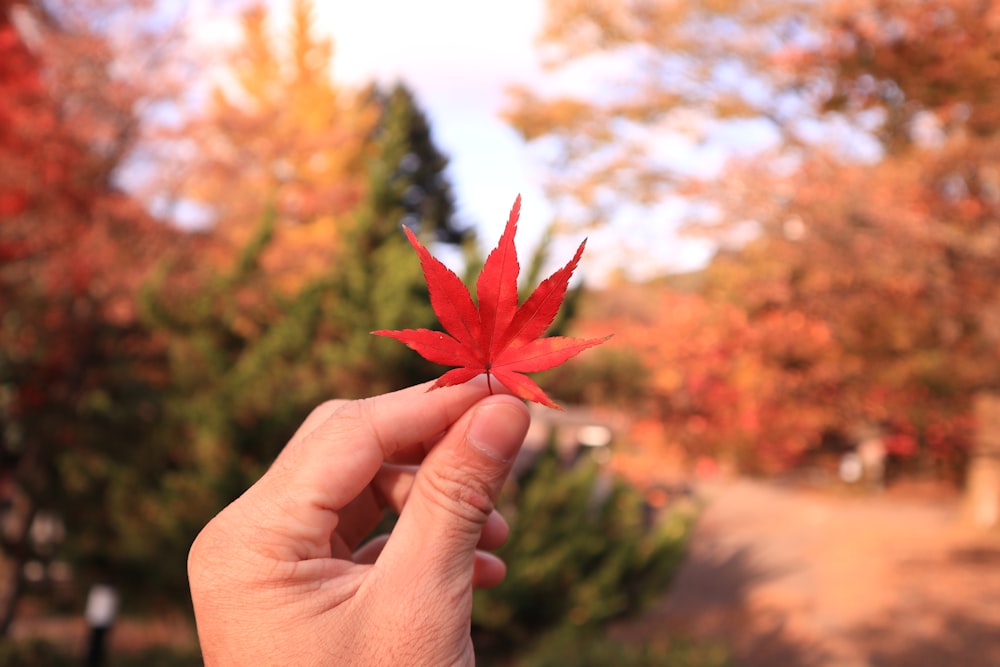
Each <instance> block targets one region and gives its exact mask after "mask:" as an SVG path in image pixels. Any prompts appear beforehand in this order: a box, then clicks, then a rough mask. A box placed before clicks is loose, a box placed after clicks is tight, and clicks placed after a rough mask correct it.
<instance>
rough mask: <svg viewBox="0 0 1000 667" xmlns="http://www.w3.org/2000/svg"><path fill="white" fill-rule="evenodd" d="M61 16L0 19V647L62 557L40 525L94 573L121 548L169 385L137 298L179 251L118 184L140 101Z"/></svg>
mask: <svg viewBox="0 0 1000 667" xmlns="http://www.w3.org/2000/svg"><path fill="white" fill-rule="evenodd" d="M64 9H65V7H63V6H61V5H58V4H54V5H45V6H43V5H40V4H32V5H28V4H21V3H9V2H5V3H2V4H0V63H2V64H0V90H2V97H3V99H4V104H3V105H2V107H0V115H2V122H0V165H2V167H0V206H2V207H3V224H2V225H0V254H2V258H3V262H2V264H0V305H2V317H0V396H2V399H0V416H2V420H3V423H4V428H3V429H2V431H0V451H2V462H0V475H2V478H3V493H4V498H3V500H4V503H5V506H6V513H5V517H4V526H3V554H4V558H5V560H6V561H7V562H6V563H5V567H4V573H5V575H4V576H5V578H6V581H5V582H4V590H3V592H2V596H3V598H2V600H3V604H2V609H0V632H6V631H7V630H8V628H9V625H10V622H11V620H12V618H13V614H14V611H15V607H16V603H17V601H18V598H19V595H20V593H21V590H22V587H23V584H24V580H23V566H24V564H25V563H26V562H27V561H28V560H31V559H41V560H42V561H46V560H48V559H50V558H52V556H53V553H52V551H51V549H52V547H53V545H46V544H40V543H39V542H38V541H37V540H34V539H33V538H32V525H33V524H34V522H35V518H36V517H37V516H39V515H41V514H47V515H48V516H50V517H53V516H54V517H59V518H61V519H62V520H63V521H64V523H65V525H66V526H67V530H68V534H67V540H68V541H70V542H72V543H73V549H74V550H75V551H76V553H78V554H81V555H82V561H89V562H90V563H96V562H97V560H99V557H100V555H101V554H104V553H107V551H108V550H111V549H113V546H112V545H111V544H110V543H109V540H111V539H114V537H120V534H117V533H115V531H114V530H113V528H112V526H113V523H114V521H115V519H114V516H115V510H116V508H118V509H119V510H120V509H121V508H120V507H119V506H120V498H119V497H117V493H118V492H119V491H121V490H122V489H123V488H124V487H123V486H122V484H123V483H125V482H127V481H128V479H129V477H128V476H129V474H130V472H129V471H128V470H127V468H128V466H129V464H130V463H131V464H135V463H137V462H139V461H140V460H141V457H142V450H141V448H137V447H136V446H135V443H136V442H139V441H141V440H142V435H143V433H144V432H145V431H146V429H148V428H149V426H150V424H151V423H152V422H153V421H154V420H155V419H156V417H157V415H158V413H159V412H158V411H159V407H158V403H157V400H156V387H157V386H158V384H159V383H160V382H161V381H162V371H163V363H162V356H161V354H160V352H161V348H160V347H159V346H158V344H157V342H156V340H155V337H154V336H153V335H152V334H151V332H149V331H148V330H146V329H144V328H143V327H142V326H141V324H140V323H139V322H138V321H137V319H136V316H135V309H134V303H133V296H134V292H135V290H136V288H137V285H138V284H139V283H140V282H141V280H142V279H143V276H144V274H145V272H146V270H147V268H148V267H149V265H150V264H151V263H152V262H153V261H154V259H155V258H156V257H157V256H158V255H159V253H161V252H162V251H163V250H164V249H165V248H166V247H168V245H169V244H171V243H175V242H176V241H177V237H176V235H175V234H174V233H172V232H171V231H170V230H168V229H166V228H164V227H162V226H160V225H158V224H157V223H156V222H155V221H153V220H151V219H150V218H149V217H148V215H146V214H145V212H144V211H143V209H142V208H141V207H140V206H138V205H137V204H136V203H135V202H134V201H132V200H131V199H130V198H129V197H127V196H126V195H124V194H123V193H122V192H121V191H120V190H119V189H118V188H117V187H116V184H115V178H116V174H117V170H118V169H119V168H120V167H121V165H122V162H123V161H124V160H125V159H126V156H127V155H128V154H129V151H130V149H131V147H132V146H133V145H134V142H135V141H136V137H137V123H136V119H135V117H134V115H133V112H134V109H135V108H136V107H137V106H139V104H140V101H141V100H142V99H143V91H142V90H141V89H139V88H137V87H133V86H131V85H130V82H129V81H128V80H127V79H120V78H116V77H114V76H112V74H111V72H112V70H113V69H114V66H115V63H116V62H119V61H117V60H116V54H115V53H114V52H113V50H112V49H111V48H110V46H109V44H108V42H107V41H106V40H105V39H104V38H103V37H102V35H101V34H100V33H99V32H94V31H91V30H89V28H88V26H87V24H86V22H81V21H79V20H77V18H78V17H77V16H76V15H74V14H73V12H66V13H63V11H62V10H64ZM74 9H75V10H76V11H83V8H82V7H81V6H80V5H76V6H75V7H74ZM84 13H85V12H84ZM98 82H104V83H105V85H103V86H102V85H97V83H98ZM128 483H130V484H131V483H136V482H128ZM126 486H127V484H126ZM84 527H85V528H84Z"/></svg>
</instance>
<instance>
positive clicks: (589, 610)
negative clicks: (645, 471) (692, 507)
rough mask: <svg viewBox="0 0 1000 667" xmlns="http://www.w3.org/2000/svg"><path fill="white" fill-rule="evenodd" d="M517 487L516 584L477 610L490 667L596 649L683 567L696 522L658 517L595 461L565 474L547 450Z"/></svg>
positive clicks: (512, 514)
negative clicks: (561, 649)
mask: <svg viewBox="0 0 1000 667" xmlns="http://www.w3.org/2000/svg"><path fill="white" fill-rule="evenodd" d="M512 486H516V488H512V489H509V490H508V491H509V492H508V493H507V494H506V495H505V500H504V503H505V506H504V507H503V508H502V509H503V512H504V515H505V516H507V517H508V518H509V519H510V520H511V535H510V538H509V539H508V541H507V543H506V545H505V546H504V547H503V549H502V550H501V555H502V556H503V557H504V559H505V561H506V562H507V563H508V574H507V577H506V578H505V579H504V581H503V582H502V583H501V584H500V585H499V586H497V587H496V588H494V589H491V590H488V591H479V592H477V594H476V598H475V600H474V604H473V615H472V622H473V637H474V641H475V643H476V647H477V651H479V652H480V653H481V654H482V655H481V656H480V657H481V659H483V660H484V662H487V664H521V662H517V663H514V662H513V660H512V658H525V657H531V656H532V655H533V654H535V653H537V659H538V661H539V662H544V660H545V659H544V657H543V656H546V655H547V654H548V652H549V651H551V647H549V646H547V644H550V643H552V641H553V639H554V638H558V637H565V636H566V634H567V633H569V636H570V637H572V638H573V639H572V640H573V641H574V642H581V641H593V640H594V639H595V637H599V636H602V635H603V634H604V631H605V630H606V628H607V626H608V624H609V623H610V622H611V621H612V620H615V619H622V618H625V617H627V616H629V615H630V614H635V613H637V612H639V611H640V610H641V609H642V608H643V607H644V606H645V605H646V604H647V603H649V602H650V601H652V600H653V599H655V596H656V595H657V594H658V593H660V592H662V591H663V589H664V588H665V587H666V585H667V584H668V582H669V581H670V579H671V578H672V577H673V574H674V572H675V571H676V568H677V567H678V566H679V564H680V561H681V558H682V556H683V554H684V548H685V545H686V540H687V529H688V525H689V524H688V522H689V518H690V517H689V516H687V515H685V514H684V513H683V511H680V510H678V511H674V512H673V513H672V514H670V515H669V516H659V517H658V516H655V515H654V514H652V513H651V508H649V507H648V506H646V505H644V502H643V500H642V498H641V497H640V495H639V494H638V493H637V492H636V491H635V490H634V489H632V488H631V487H629V486H628V485H627V484H625V483H624V482H623V481H621V480H619V479H616V478H614V477H611V476H610V475H609V474H608V473H607V471H602V470H601V469H600V468H599V466H598V465H597V464H595V463H594V462H593V461H589V460H582V461H581V462H579V463H578V464H576V465H575V466H573V467H572V468H567V467H566V466H565V465H564V464H563V463H562V462H561V461H560V458H559V456H558V454H557V453H556V452H555V448H554V447H552V446H549V447H548V448H547V449H545V450H544V451H543V452H542V453H541V455H540V456H539V459H538V460H537V461H536V462H535V464H534V465H533V466H532V468H531V469H530V470H529V471H528V472H527V473H525V475H524V476H523V477H522V478H521V479H519V480H517V482H516V485H512ZM595 643H596V642H595ZM487 658H489V659H493V660H495V663H490V662H489V659H487ZM526 662H527V660H526ZM629 664H631V663H629ZM636 664H642V663H639V662H638V661H637V662H636Z"/></svg>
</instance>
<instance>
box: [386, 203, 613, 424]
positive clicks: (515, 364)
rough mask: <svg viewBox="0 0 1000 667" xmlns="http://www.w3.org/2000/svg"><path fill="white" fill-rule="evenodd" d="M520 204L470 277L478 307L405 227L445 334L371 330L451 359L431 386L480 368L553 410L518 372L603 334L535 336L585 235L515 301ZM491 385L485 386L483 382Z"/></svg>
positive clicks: (562, 292) (552, 361) (548, 319)
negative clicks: (524, 296)
mask: <svg viewBox="0 0 1000 667" xmlns="http://www.w3.org/2000/svg"><path fill="white" fill-rule="evenodd" d="M520 211H521V197H520V195H518V197H517V200H516V201H515V202H514V207H513V208H512V209H511V211H510V217H509V218H508V219H507V226H506V227H505V228H504V231H503V234H502V235H501V236H500V243H499V244H498V245H497V247H496V248H495V249H494V250H493V252H491V253H490V254H489V257H487V258H486V263H485V265H484V266H483V271H482V273H480V274H479V279H478V280H477V281H476V294H477V296H478V307H477V305H476V304H474V303H473V302H472V296H471V294H469V290H468V289H467V288H466V287H465V285H464V284H463V283H462V280H461V279H460V278H459V277H458V276H457V275H455V273H454V272H453V271H451V270H450V269H449V268H448V267H446V266H445V265H444V264H442V263H441V262H440V261H439V260H437V259H436V258H435V257H433V256H432V255H431V253H430V252H429V251H428V250H427V248H425V247H424V246H423V244H421V243H420V241H419V240H417V237H416V235H414V233H413V232H412V231H410V230H409V229H408V228H406V227H404V228H403V229H404V231H405V232H406V237H407V238H408V239H409V240H410V244H411V245H412V246H413V247H414V249H416V251H417V254H418V255H419V256H420V266H421V267H422V268H423V270H424V278H425V279H426V280H427V288H428V290H429V291H430V296H431V307H433V308H434V312H435V314H437V316H438V320H440V322H441V326H443V327H444V329H445V331H446V332H447V333H443V332H441V331H431V330H430V329H403V330H401V331H385V330H382V331H374V332H372V333H374V334H377V335H379V336H388V337H390V338H395V339H396V340H398V341H400V342H402V343H406V345H407V346H409V347H410V348H411V349H413V350H416V351H417V352H419V353H420V355H421V356H423V357H424V358H425V359H427V360H428V361H433V362H434V363H438V364H443V365H445V366H458V368H454V369H452V370H450V371H448V372H447V373H445V374H444V375H442V376H441V377H439V378H438V379H437V381H436V382H435V383H434V384H433V386H432V387H431V389H437V388H439V387H446V386H449V385H455V384H461V383H463V382H468V381H469V380H471V379H472V378H474V377H476V376H478V375H482V374H483V373H485V374H486V379H487V382H489V381H490V377H494V378H496V379H497V380H498V381H499V382H500V383H501V384H503V385H504V386H505V387H507V388H508V389H509V390H510V391H511V392H513V393H514V395H516V396H519V397H520V398H523V399H525V400H528V401H535V402H536V403H541V404H542V405H547V406H549V407H551V408H556V409H560V408H559V406H558V405H556V404H555V403H554V402H553V401H552V399H550V398H549V397H548V396H546V395H545V392H544V391H542V389H541V387H539V386H538V385H537V384H536V383H535V381H534V380H532V379H531V378H529V377H528V376H526V375H524V373H534V372H536V371H544V370H547V369H549V368H553V367H555V366H558V365H559V364H561V363H563V362H564V361H566V360H567V359H569V358H570V357H573V356H575V355H577V354H579V353H580V352H582V351H583V350H585V349H587V348H588V347H593V346H595V345H600V344H601V343H603V342H604V341H606V340H607V337H606V338H591V339H588V340H581V339H578V338H569V337H565V336H551V337H548V338H542V337H541V336H542V334H544V333H545V330H546V329H548V328H549V325H550V324H552V320H553V319H555V316H556V313H557V312H558V311H559V306H561V305H562V302H563V298H564V297H565V296H566V286H567V285H568V284H569V279H570V277H571V276H572V275H573V271H574V270H575V269H576V265H577V264H578V263H579V261H580V257H581V256H582V255H583V247H584V246H585V245H586V243H587V242H586V241H584V242H583V243H581V244H580V247H579V248H578V249H577V251H576V255H574V256H573V259H571V260H570V261H569V263H568V264H566V266H564V267H562V268H561V269H559V270H558V271H556V272H555V273H553V274H552V275H551V276H549V277H548V278H546V279H545V280H543V281H542V283H541V284H540V285H539V286H538V287H537V288H535V291H534V292H532V294H531V296H529V297H528V298H527V299H526V300H525V301H524V303H522V304H520V305H518V299H517V275H518V273H519V272H520V266H519V265H518V263H517V250H516V249H515V248H514V233H515V232H516V231H517V220H518V217H519V215H520ZM490 388H491V390H492V385H491V386H490Z"/></svg>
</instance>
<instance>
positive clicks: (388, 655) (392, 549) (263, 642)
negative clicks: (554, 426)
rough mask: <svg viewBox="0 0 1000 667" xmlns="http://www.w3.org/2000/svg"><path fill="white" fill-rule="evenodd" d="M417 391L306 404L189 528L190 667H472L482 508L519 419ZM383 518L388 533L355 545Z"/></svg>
mask: <svg viewBox="0 0 1000 667" xmlns="http://www.w3.org/2000/svg"><path fill="white" fill-rule="evenodd" d="M428 386H429V385H422V386H418V387H412V388H410V389H404V390H402V391H399V392H395V393H391V394H385V395H382V396H377V397H374V398H370V399H364V400H360V401H331V402H329V403H325V404H323V405H321V406H320V407H318V408H317V409H316V410H314V411H313V413H312V414H311V415H310V416H309V417H308V418H307V419H306V421H305V422H304V423H303V425H302V426H301V427H300V428H299V430H298V432H297V433H296V434H295V436H293V438H292V439H291V441H290V442H289V443H288V445H287V446H286V447H285V448H284V450H283V451H282V452H281V454H280V455H279V456H278V458H277V459H276V461H275V462H274V465H273V466H272V467H271V468H270V470H268V472H267V473H266V474H265V475H264V476H263V477H261V479H260V480H259V481H258V482H257V483H256V484H254V485H253V486H252V487H251V488H250V489H248V490H247V491H246V493H244V494H243V495H242V496H241V497H240V498H239V499H237V500H236V501H234V502H233V503H232V504H231V505H230V506H228V507H227V508H225V509H224V510H223V511H222V512H220V513H219V515H218V516H216V517H215V518H214V519H213V520H212V521H211V522H209V523H208V525H206V526H205V528H204V529H203V530H202V532H201V533H200V534H199V535H198V538H197V539H196V540H195V542H194V544H193V546H192V548H191V553H190V556H189V559H188V574H189V579H190V584H191V595H192V600H193V602H194V610H195V617H196V620H197V624H198V635H199V640H200V642H201V647H202V651H203V656H204V660H205V664H206V665H208V666H209V667H213V666H220V665H283V666H291V665H414V666H419V665H433V666H435V667H439V666H441V665H474V664H475V657H474V654H473V647H472V640H471V637H470V620H471V613H472V591H473V588H476V587H488V586H492V585H495V584H497V583H499V582H500V581H501V580H502V579H503V576H504V573H505V566H504V564H503V562H502V561H501V560H499V559H498V558H496V557H495V556H493V555H492V554H490V553H488V550H491V549H496V548H497V547H499V546H500V545H502V544H503V542H504V540H505V539H506V538H507V533H508V528H507V524H506V523H505V522H504V520H503V518H502V517H501V516H500V515H499V514H498V513H497V512H495V511H494V505H495V503H496V500H497V497H498V496H499V494H500V490H501V487H502V486H503V483H504V481H505V479H506V478H507V476H508V474H509V472H510V468H511V465H512V463H513V460H514V457H515V456H516V454H517V452H518V450H519V449H520V447H521V444H522V442H523V440H524V436H525V434H526V432H527V428H528V423H529V417H528V411H527V408H526V407H525V405H524V404H523V403H522V402H521V401H519V400H517V399H515V398H513V397H511V396H508V395H490V394H489V390H488V388H487V386H486V382H485V379H484V378H480V379H477V380H476V381H473V382H470V383H467V384H464V385H460V386H457V387H448V388H445V389H440V390H435V391H432V392H428V391H427V388H428ZM386 507H391V508H393V509H395V510H396V511H398V512H400V517H399V520H398V522H397V524H396V527H395V528H394V530H393V532H392V534H391V535H390V536H387V537H383V538H378V539H375V540H372V541H370V542H368V543H366V544H364V545H362V540H363V539H365V538H366V537H367V536H368V534H369V532H370V531H371V530H372V529H373V528H374V527H375V526H376V524H377V523H378V521H379V519H380V518H381V516H382V513H383V510H384V509H385V508H386ZM359 545H360V548H359Z"/></svg>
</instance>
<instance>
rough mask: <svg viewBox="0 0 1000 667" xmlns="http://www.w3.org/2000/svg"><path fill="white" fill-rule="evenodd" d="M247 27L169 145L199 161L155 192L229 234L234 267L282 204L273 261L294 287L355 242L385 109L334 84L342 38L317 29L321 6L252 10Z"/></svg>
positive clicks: (268, 263)
mask: <svg viewBox="0 0 1000 667" xmlns="http://www.w3.org/2000/svg"><path fill="white" fill-rule="evenodd" d="M240 28H241V30H240V39H239V41H238V44H237V45H236V46H235V47H233V48H232V49H231V50H230V51H229V52H228V53H227V54H225V57H224V58H223V60H222V62H221V63H219V64H218V66H217V67H216V68H215V70H216V74H215V75H214V77H213V79H212V82H211V85H212V87H211V93H210V97H209V99H208V101H207V103H206V104H205V105H203V106H200V107H195V108H194V109H191V110H190V111H189V114H190V117H191V120H189V121H188V122H186V123H185V124H183V125H182V126H181V127H180V130H179V131H178V135H177V136H175V137H173V139H172V140H171V139H170V137H169V136H168V137H167V138H165V140H164V141H165V144H166V145H168V146H173V147H174V148H173V150H172V152H173V154H175V155H188V156H190V158H189V159H185V160H179V161H178V164H177V165H176V167H175V171H174V172H173V173H174V177H173V178H171V179H169V180H167V181H166V182H161V183H159V184H156V183H154V186H155V187H154V188H153V189H154V191H157V192H158V196H159V197H160V198H161V200H167V201H171V202H172V210H173V211H174V212H175V216H176V217H178V218H179V219H180V220H181V222H188V223H189V224H190V223H196V224H199V225H202V226H209V227H211V228H212V229H213V231H214V232H215V233H216V234H217V235H219V236H220V237H221V238H222V239H225V240H226V241H227V244H228V251H227V252H225V256H224V258H220V259H226V260H232V259H233V258H234V257H235V256H237V255H238V254H239V252H240V249H241V248H243V247H245V246H246V244H247V243H249V241H250V239H251V238H252V237H253V235H254V233H255V230H256V228H257V224H258V222H259V220H260V216H261V211H263V210H264V209H265V208H266V207H267V206H268V205H270V204H272V203H273V205H274V208H275V212H276V216H277V217H276V219H275V229H274V241H273V243H271V244H270V245H269V247H268V250H267V251H266V253H265V256H264V258H263V260H262V261H263V265H264V267H265V268H266V269H267V270H268V271H269V272H271V273H272V275H273V278H274V280H275V281H277V282H278V283H279V284H281V285H282V286H283V287H284V288H285V289H286V290H289V291H294V290H295V289H296V288H298V287H300V286H301V285H302V284H303V283H304V282H305V281H306V280H308V278H310V277H314V276H316V275H319V274H320V273H322V272H323V271H324V269H325V267H327V266H328V265H329V263H330V261H332V259H333V257H334V255H335V253H336V251H337V249H338V248H339V247H340V246H341V245H342V243H343V239H342V238H341V237H340V233H341V232H342V230H343V229H344V228H345V227H346V223H347V221H349V220H350V218H351V216H352V214H353V211H354V209H355V207H357V206H358V205H359V204H360V203H361V201H362V199H363V197H364V184H365V176H364V174H365V165H366V163H367V160H368V158H369V157H370V154H369V152H368V151H369V148H370V146H371V141H370V137H371V132H372V129H373V126H374V123H375V122H376V120H377V117H378V109H377V108H376V106H375V105H373V104H372V103H371V100H370V99H369V98H368V97H367V96H366V95H365V91H363V90H353V89H349V88H346V87H342V86H340V85H338V84H336V83H335V82H334V80H333V78H332V63H333V43H332V41H331V40H330V39H329V38H327V37H323V36H321V35H319V34H318V33H317V31H316V26H315V11H314V7H313V4H312V2H311V1H310V0H295V1H294V2H293V3H291V11H290V16H288V17H287V21H286V17H284V16H281V15H277V14H276V13H275V12H273V11H271V10H270V9H268V8H267V7H266V6H265V5H263V4H256V5H252V6H251V7H250V8H248V9H247V10H245V11H244V13H243V15H242V17H241V21H240ZM216 57H217V55H216ZM192 212H194V213H192ZM185 217H187V218H189V219H188V220H185Z"/></svg>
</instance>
